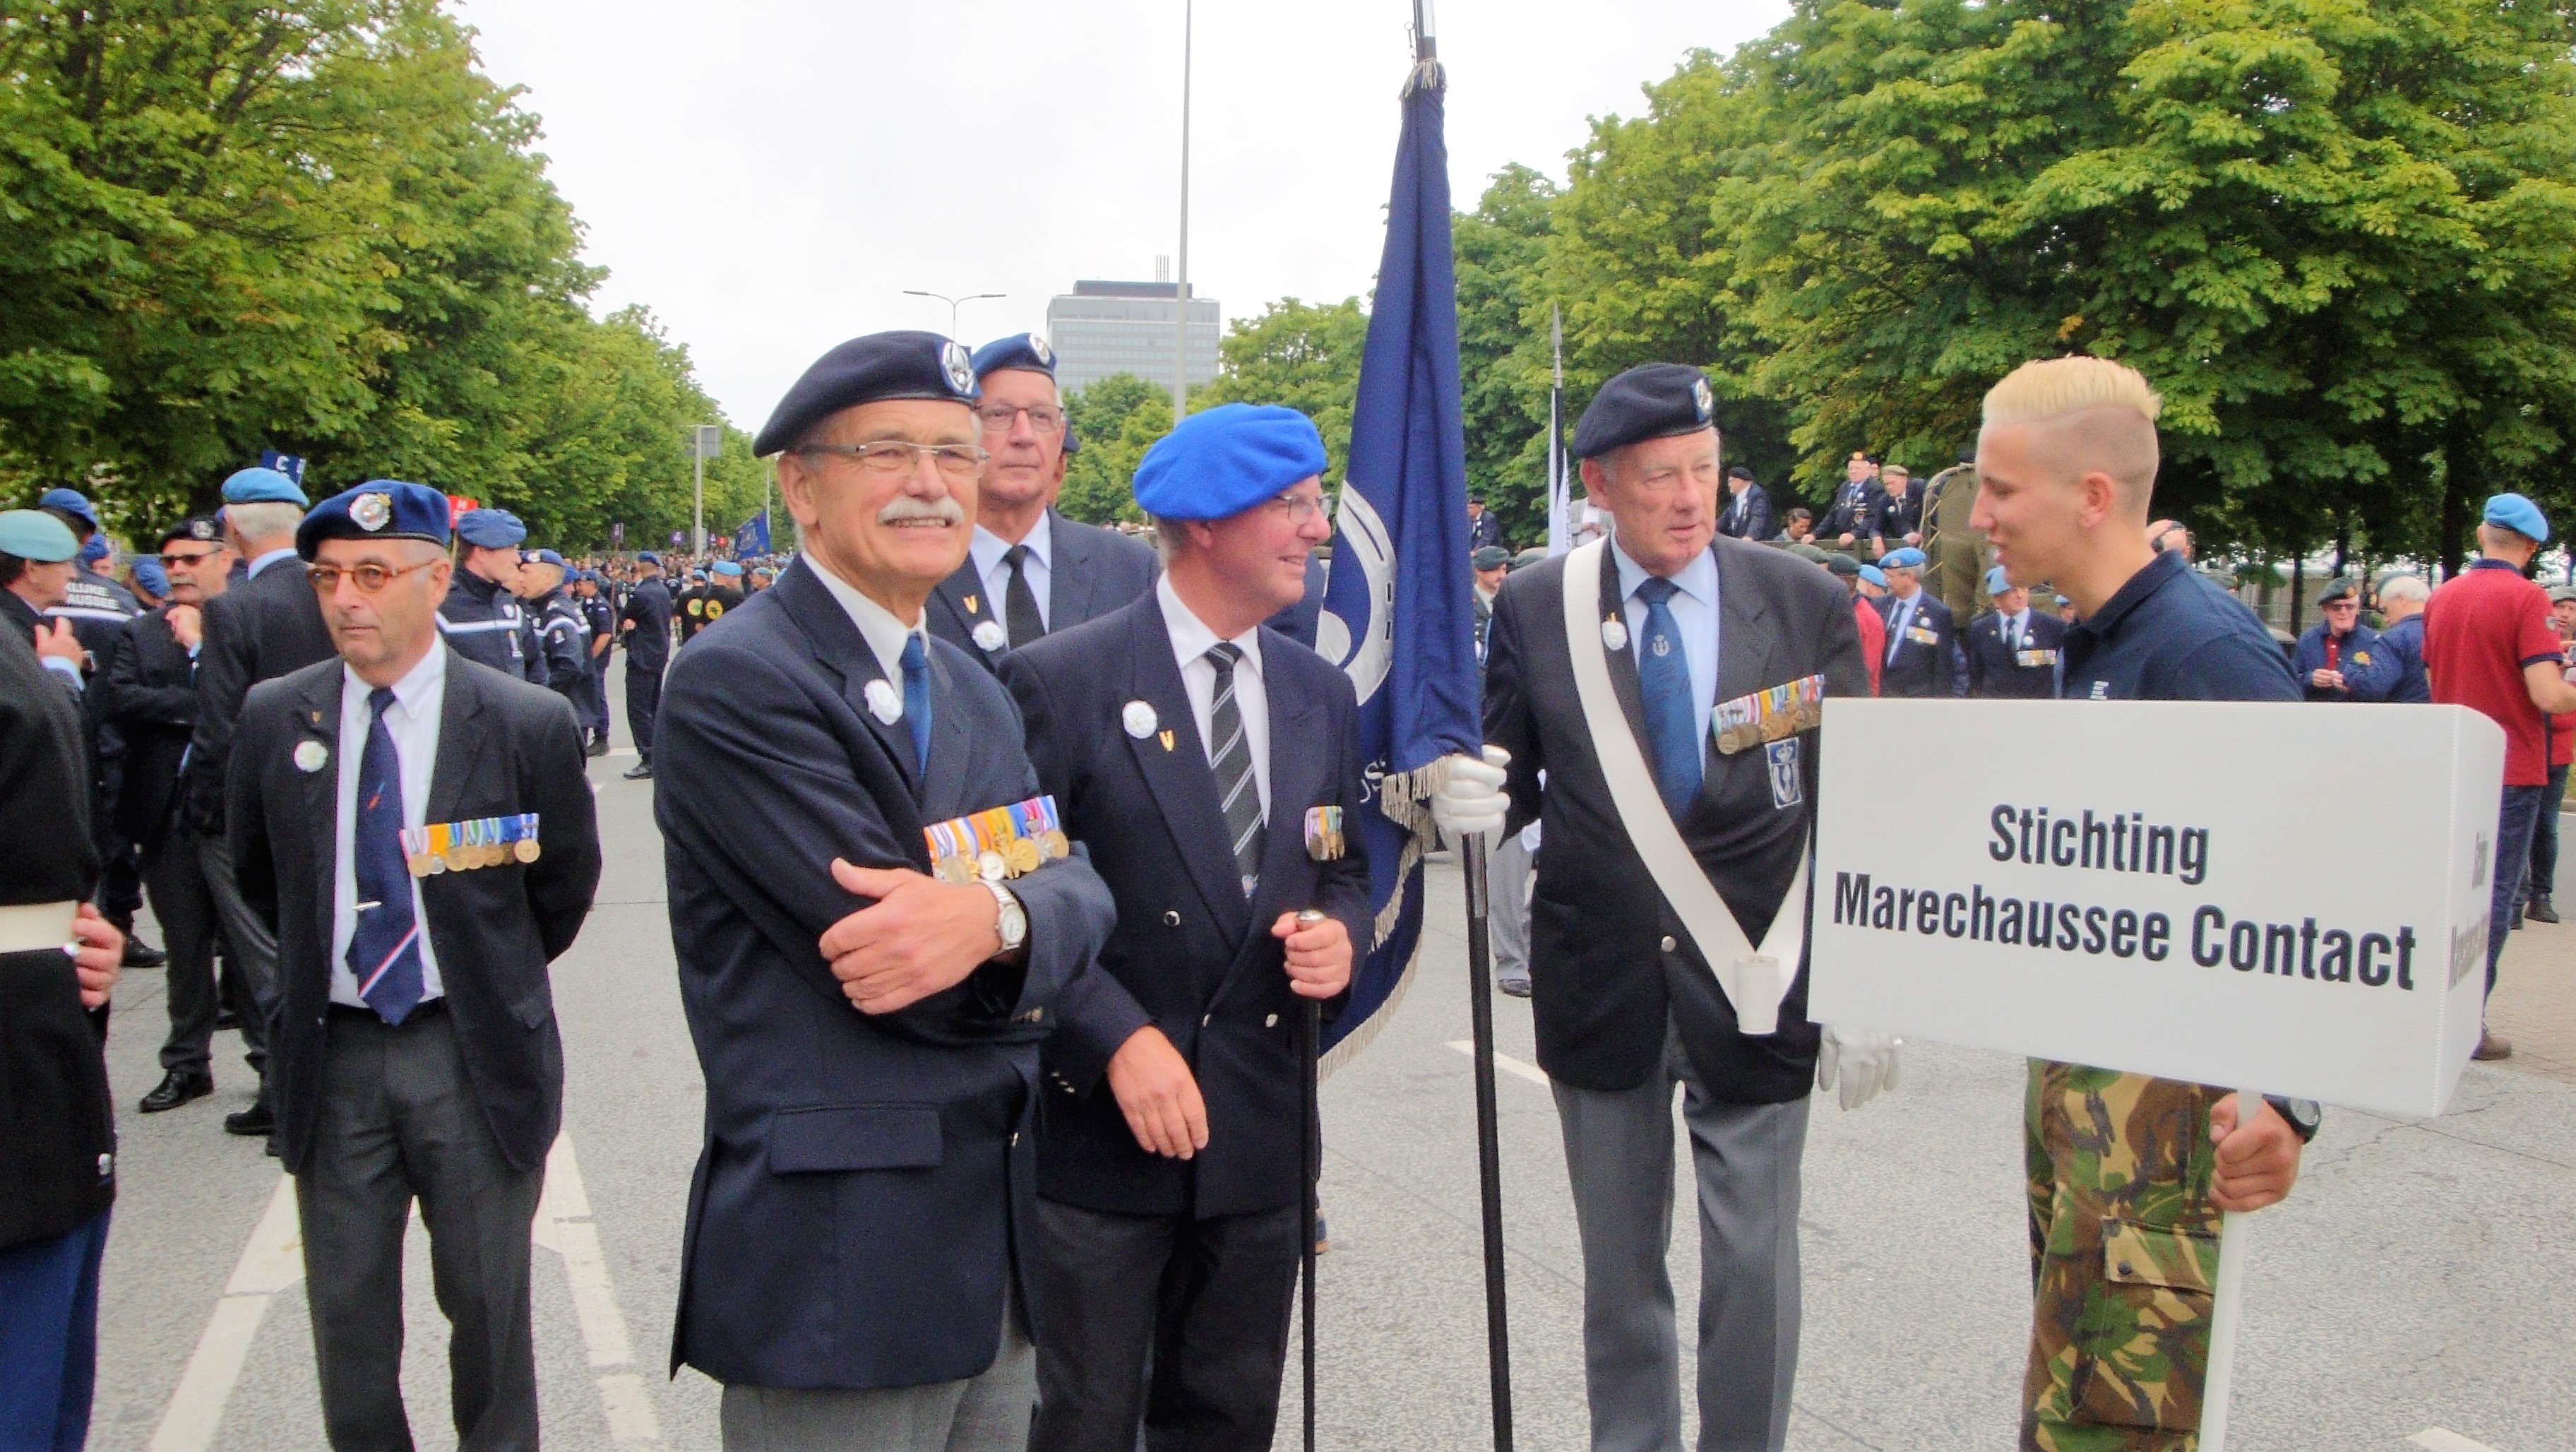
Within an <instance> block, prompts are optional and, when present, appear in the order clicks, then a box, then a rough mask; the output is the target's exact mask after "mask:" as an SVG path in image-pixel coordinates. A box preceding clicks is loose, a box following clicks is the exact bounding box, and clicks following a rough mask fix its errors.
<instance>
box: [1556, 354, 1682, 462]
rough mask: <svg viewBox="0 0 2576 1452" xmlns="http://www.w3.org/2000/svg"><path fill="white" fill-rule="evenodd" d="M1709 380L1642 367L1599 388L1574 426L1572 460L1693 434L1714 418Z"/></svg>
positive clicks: (1675, 366) (1677, 367) (1664, 367)
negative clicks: (1636, 444) (1648, 441)
mask: <svg viewBox="0 0 2576 1452" xmlns="http://www.w3.org/2000/svg"><path fill="white" fill-rule="evenodd" d="M1716 410H1717V395H1716V394H1715V393H1714V392H1712V391H1711V390H1710V389H1709V386H1708V377H1707V375H1706V374H1703V373H1701V372H1700V371H1699V370H1698V369H1696V368H1692V367H1689V366H1687V365H1685V364H1681V363H1643V364H1639V365H1638V366H1637V367H1634V368H1631V369H1629V370H1628V371H1627V372H1625V373H1622V374H1620V375H1619V376H1618V377H1616V378H1613V379H1611V380H1610V381H1609V382H1607V383H1604V384H1602V385H1601V391H1600V392H1599V393H1596V394H1594V395H1592V402H1590V403H1588V404H1586V405H1584V408H1583V417H1582V418H1581V419H1579V420H1577V421H1576V422H1575V425H1574V456H1575V457H1576V458H1578V459H1597V458H1600V457H1601V456H1602V455H1603V454H1606V453H1609V452H1610V451H1611V450H1612V449H1619V448H1625V447H1627V446H1628V445H1630V444H1635V443H1643V442H1644V441H1646V440H1647V439H1661V438H1669V437H1671V436H1672V435H1674V434H1688V433H1696V432H1698V431H1699V430H1701V429H1704V428H1707V427H1708V426H1709V425H1710V423H1711V422H1712V421H1713V420H1714V419H1715V418H1716Z"/></svg>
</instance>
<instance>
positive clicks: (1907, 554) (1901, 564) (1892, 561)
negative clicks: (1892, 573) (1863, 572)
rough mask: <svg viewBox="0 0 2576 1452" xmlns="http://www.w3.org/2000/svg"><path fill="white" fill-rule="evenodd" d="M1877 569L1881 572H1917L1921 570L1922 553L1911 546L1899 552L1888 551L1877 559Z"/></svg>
mask: <svg viewBox="0 0 2576 1452" xmlns="http://www.w3.org/2000/svg"><path fill="white" fill-rule="evenodd" d="M1878 567H1879V568H1880V569H1882V570H1919V569H1921V568H1923V552H1922V551H1921V550H1918V549H1916V548H1914V547H1913V546H1911V545H1908V546H1906V547H1905V548H1904V549H1901V550H1889V551H1888V552H1887V553H1885V554H1883V555H1880V556H1879V557H1878Z"/></svg>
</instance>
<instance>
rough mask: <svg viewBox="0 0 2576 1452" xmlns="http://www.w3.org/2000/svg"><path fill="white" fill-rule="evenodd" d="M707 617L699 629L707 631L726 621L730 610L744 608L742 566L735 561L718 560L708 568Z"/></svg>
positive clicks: (699, 625)
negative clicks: (709, 627) (708, 628)
mask: <svg viewBox="0 0 2576 1452" xmlns="http://www.w3.org/2000/svg"><path fill="white" fill-rule="evenodd" d="M705 598H706V615H705V618H704V619H702V620H700V621H699V623H698V628H699V629H700V630H704V629H706V628H707V627H708V626H710V625H713V624H715V623H716V622H717V621H719V620H722V619H724V617H725V612H726V611H728V610H738V609H740V608H741V607H742V602H743V589H742V565H741V564H740V562H738V561H735V560H718V561H716V562H715V563H714V564H712V565H709V566H708V567H707V592H706V597H705Z"/></svg>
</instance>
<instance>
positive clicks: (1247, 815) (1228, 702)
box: [1207, 640, 1261, 897]
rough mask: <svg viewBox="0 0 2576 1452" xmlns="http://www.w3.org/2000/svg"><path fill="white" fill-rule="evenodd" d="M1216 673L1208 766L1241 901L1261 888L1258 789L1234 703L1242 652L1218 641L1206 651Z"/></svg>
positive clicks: (1249, 747)
mask: <svg viewBox="0 0 2576 1452" xmlns="http://www.w3.org/2000/svg"><path fill="white" fill-rule="evenodd" d="M1207 658H1208V664H1209V665H1212V666H1214V667H1216V704H1215V705H1214V707H1212V708H1211V709H1210V710H1209V712H1208V739H1209V740H1210V741H1212V742H1214V743H1215V745H1214V746H1213V747H1211V748H1210V749H1209V751H1208V765H1209V766H1211V767H1213V768H1215V770H1216V790H1217V799H1218V801H1219V802H1221V803H1222V804H1223V806H1224V811H1225V835H1226V840H1227V841H1229V842H1232V843H1233V844H1234V863H1235V866H1236V868H1237V869H1239V870H1240V871H1241V873H1242V874H1243V895H1244V896H1245V897H1250V896H1252V890H1253V888H1255V887H1257V886H1259V885H1260V882H1261V789H1260V787H1259V785H1258V784H1257V783H1255V782H1254V780H1253V777H1252V743H1251V742H1250V741H1249V740H1247V739H1246V738H1245V737H1244V734H1243V708H1242V707H1241V706H1239V705H1237V704H1236V703H1235V699H1234V665H1235V662H1237V661H1239V660H1241V659H1243V647H1241V646H1239V645H1236V644H1235V643H1234V642H1233V641H1230V640H1220V641H1218V642H1217V643H1216V644H1214V645H1212V646H1209V647H1208V652H1207Z"/></svg>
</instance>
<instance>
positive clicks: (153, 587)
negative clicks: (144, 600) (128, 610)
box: [134, 559, 170, 598]
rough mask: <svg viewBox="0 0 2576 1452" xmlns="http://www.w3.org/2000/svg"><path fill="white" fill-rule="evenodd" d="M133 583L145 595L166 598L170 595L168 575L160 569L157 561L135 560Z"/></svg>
mask: <svg viewBox="0 0 2576 1452" xmlns="http://www.w3.org/2000/svg"><path fill="white" fill-rule="evenodd" d="M134 583H136V584H137V585H140V586H142V587H143V593H144V594H146V595H151V596H155V597H159V598H167V597H168V596H169V594H170V574H169V572H168V571H166V570H164V569H162V568H161V562H160V561H159V560H152V559H143V560H136V561H135V562H134Z"/></svg>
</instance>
